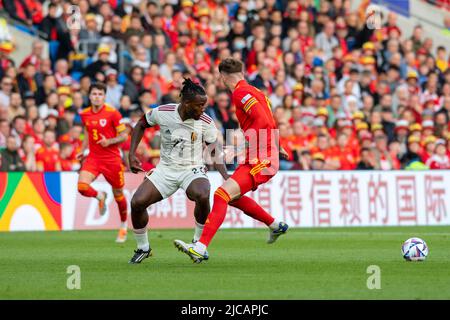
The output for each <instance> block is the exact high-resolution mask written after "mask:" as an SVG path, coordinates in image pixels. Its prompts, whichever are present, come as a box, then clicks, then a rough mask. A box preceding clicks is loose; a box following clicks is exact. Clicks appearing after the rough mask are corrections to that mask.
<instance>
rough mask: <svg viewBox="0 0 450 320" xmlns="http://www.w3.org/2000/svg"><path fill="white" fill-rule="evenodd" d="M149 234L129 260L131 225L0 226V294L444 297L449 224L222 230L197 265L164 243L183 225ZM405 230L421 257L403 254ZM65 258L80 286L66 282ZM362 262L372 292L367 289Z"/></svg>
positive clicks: (184, 235) (449, 288)
mask: <svg viewBox="0 0 450 320" xmlns="http://www.w3.org/2000/svg"><path fill="white" fill-rule="evenodd" d="M149 234H150V243H151V246H152V248H153V250H154V256H153V257H151V258H149V259H146V260H144V261H143V263H141V264H140V265H129V264H128V260H129V259H130V257H131V256H132V253H133V250H134V248H135V241H134V239H133V236H132V233H131V232H130V233H129V239H128V241H127V243H125V244H122V245H118V244H116V243H115V242H114V240H115V236H116V232H115V231H73V232H16V233H0V265H1V268H0V270H1V272H0V299H177V300H178V299H195V300H197V299H199V300H202V299H258V300H260V299H261V300H264V299H283V300H287V299H450V272H449V266H450V226H444V227H384V228H375V227H371V228H321V229H311V228H308V229H304V228H298V229H291V230H289V232H288V233H287V234H286V235H285V236H283V237H281V238H280V239H279V241H278V242H277V243H275V244H273V245H267V244H266V243H265V240H266V237H267V230H264V229H224V230H220V231H219V233H218V234H217V236H216V238H215V239H214V240H213V242H212V244H211V246H210V249H209V254H210V260H209V261H206V262H203V263H201V264H199V265H197V264H193V263H192V262H191V260H190V259H189V258H188V257H187V256H186V255H184V254H182V253H180V252H178V251H177V250H176V249H175V247H174V246H173V244H172V241H173V240H174V239H177V238H178V239H183V240H185V241H188V240H189V239H191V237H192V234H193V230H185V229H184V230H157V231H156V230H153V231H151V232H150V233H149ZM412 236H418V237H421V238H423V239H424V240H425V241H426V242H427V244H428V246H429V248H430V253H429V256H428V258H427V260H426V261H424V262H407V261H404V260H403V258H402V256H401V253H400V248H401V245H402V243H403V241H404V240H406V239H407V238H410V237H412ZM70 265H77V266H79V267H80V270H81V289H80V290H69V289H67V287H66V283H67V279H68V277H69V276H70V274H67V267H68V266H70ZM370 265H377V266H379V267H380V270H381V289H379V290H377V289H374V290H369V289H368V288H367V285H366V284H367V279H368V277H370V276H371V274H368V273H367V267H368V266H370Z"/></svg>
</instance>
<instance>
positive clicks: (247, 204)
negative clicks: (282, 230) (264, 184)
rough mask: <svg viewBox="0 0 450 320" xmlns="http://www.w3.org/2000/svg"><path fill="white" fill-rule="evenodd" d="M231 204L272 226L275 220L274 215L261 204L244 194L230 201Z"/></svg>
mask: <svg viewBox="0 0 450 320" xmlns="http://www.w3.org/2000/svg"><path fill="white" fill-rule="evenodd" d="M230 206H233V207H235V208H238V209H240V210H242V211H244V213H245V214H246V215H248V216H250V217H252V218H253V219H255V220H258V221H261V222H262V223H264V224H265V225H267V226H270V225H271V224H272V223H273V222H274V221H275V218H274V217H272V216H271V215H270V214H269V213H267V212H266V211H265V210H264V209H263V208H262V207H261V206H260V205H259V204H257V203H256V201H255V200H253V199H252V198H250V197H247V196H242V197H240V198H239V199H237V200H234V201H232V202H230Z"/></svg>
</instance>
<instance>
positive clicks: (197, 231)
mask: <svg viewBox="0 0 450 320" xmlns="http://www.w3.org/2000/svg"><path fill="white" fill-rule="evenodd" d="M204 226H205V225H204V224H200V223H198V222H197V221H195V230H194V238H193V239H192V240H193V242H197V241H198V240H200V237H201V236H202V232H203V227H204Z"/></svg>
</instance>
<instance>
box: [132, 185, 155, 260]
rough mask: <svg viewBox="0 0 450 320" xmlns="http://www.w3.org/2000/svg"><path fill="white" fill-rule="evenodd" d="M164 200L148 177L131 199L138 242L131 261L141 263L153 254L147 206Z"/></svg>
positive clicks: (133, 222)
mask: <svg viewBox="0 0 450 320" xmlns="http://www.w3.org/2000/svg"><path fill="white" fill-rule="evenodd" d="M161 200H162V196H161V193H160V192H159V191H158V189H156V187H155V186H154V184H153V183H152V182H151V181H150V180H149V179H147V178H145V179H144V181H143V182H142V183H141V185H140V186H139V188H138V189H137V190H136V192H135V193H134V195H133V198H132V199H131V222H132V224H133V229H134V230H133V231H134V237H135V239H136V242H137V250H135V251H134V253H135V254H134V256H133V257H132V258H131V260H130V263H140V262H141V261H142V260H143V259H145V258H148V257H149V256H150V255H151V248H150V244H149V242H148V235H147V224H148V213H147V207H149V206H150V205H152V204H153V203H156V202H158V201H161Z"/></svg>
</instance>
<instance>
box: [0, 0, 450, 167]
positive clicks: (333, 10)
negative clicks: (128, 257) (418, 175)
mask: <svg viewBox="0 0 450 320" xmlns="http://www.w3.org/2000/svg"><path fill="white" fill-rule="evenodd" d="M368 3H369V1H364V2H363V4H362V6H361V7H360V8H359V9H358V10H356V11H352V10H351V9H350V8H351V6H350V1H349V0H332V1H313V0H264V1H263V0H251V1H249V0H239V1H235V0H196V1H192V0H160V1H152V0H150V1H140V0H124V1H121V0H104V1H102V0H73V1H65V0H51V1H49V0H46V1H43V3H41V2H38V1H28V0H11V1H3V8H4V10H6V12H8V13H9V15H10V16H12V17H13V18H15V19H19V20H22V21H23V23H24V24H25V25H26V26H28V27H29V28H30V29H37V30H39V31H40V32H41V33H43V34H44V35H45V36H46V37H47V40H48V41H49V42H50V48H51V52H50V58H46V57H44V56H43V54H42V52H43V46H44V43H43V42H42V41H35V42H34V43H33V48H32V51H31V52H30V53H29V55H28V56H27V57H26V58H25V59H24V60H23V61H22V62H21V63H20V64H19V63H17V64H16V63H14V61H13V60H12V59H11V58H10V54H11V53H12V51H13V50H14V49H15V45H14V41H6V40H3V41H2V42H1V43H0V79H1V80H0V149H1V152H0V155H1V158H0V162H1V167H0V168H1V171H73V170H77V169H78V168H79V167H80V164H79V163H78V162H77V160H76V158H75V155H76V154H77V153H78V151H79V150H80V148H81V145H82V139H83V136H84V134H83V127H82V125H81V124H80V117H79V114H78V113H79V111H80V110H81V109H83V108H85V107H87V106H88V104H89V102H88V96H87V91H88V88H89V86H90V84H91V83H93V82H96V81H102V82H105V83H106V84H107V87H108V91H107V96H106V101H107V103H109V104H110V105H112V106H114V107H115V108H117V109H118V110H119V111H120V113H121V114H122V116H123V118H124V120H123V121H124V123H126V125H127V128H128V130H129V131H131V130H132V127H133V125H134V124H135V123H136V122H137V121H138V120H139V118H140V117H141V116H142V114H143V113H144V112H146V111H148V110H150V109H152V108H154V107H156V106H157V105H159V104H164V103H168V102H177V101H178V99H179V93H180V86H181V83H182V81H183V78H184V77H190V78H192V79H194V80H195V81H197V82H200V83H201V84H202V85H203V86H204V87H205V88H206V91H207V93H208V96H209V99H210V100H209V101H208V108H207V111H206V113H207V114H208V115H209V116H211V117H212V118H213V119H214V120H215V122H216V125H217V127H218V128H219V129H220V130H221V132H222V133H223V135H224V139H226V141H231V143H232V144H234V145H238V144H239V143H240V142H241V141H242V137H240V135H239V131H238V123H237V119H236V116H235V114H234V112H233V111H234V106H233V105H231V103H230V94H229V92H227V91H226V90H225V87H224V86H223V84H221V83H220V81H219V75H218V71H217V65H218V62H219V61H220V60H221V59H224V58H225V57H229V56H233V57H235V58H238V59H241V60H242V61H244V62H245V66H246V70H245V72H246V76H247V78H248V81H249V82H250V83H251V84H252V85H254V86H256V87H257V88H259V89H260V90H262V91H263V92H264V93H265V94H266V95H267V96H268V97H269V99H270V101H271V105H272V109H273V114H274V118H275V120H276V122H277V124H278V127H279V130H280V137H281V144H282V146H283V147H284V149H285V150H286V151H287V152H288V154H289V159H288V160H282V161H281V169H284V170H290V169H300V170H311V169H313V170H352V169H362V170H369V169H380V170H392V169H427V168H430V169H450V161H449V157H450V131H449V126H450V121H449V119H450V68H449V51H448V48H446V47H441V46H439V47H437V48H435V49H434V46H433V42H432V39H431V38H428V37H427V36H426V34H425V32H424V29H423V28H422V27H421V26H420V25H417V26H416V27H415V28H414V31H413V33H412V34H405V33H404V32H403V31H402V30H401V28H400V27H399V26H398V24H397V16H396V14H394V13H390V14H389V15H387V16H385V17H383V25H382V28H380V29H375V30H373V29H369V28H368V27H367V25H366V16H365V9H366V6H367V5H368ZM71 5H76V6H78V7H77V8H78V10H79V11H76V10H75V11H74V10H73V8H71ZM77 26H79V27H80V28H78V27H77ZM120 44H122V45H120ZM83 45H85V49H84V50H81V49H80V48H81V47H82V46H83ZM158 137H159V135H158V128H151V129H149V130H148V131H147V133H146V135H145V139H144V140H143V142H142V143H141V144H140V146H139V148H138V154H139V159H140V160H141V161H142V162H143V168H144V169H146V170H148V169H151V168H152V167H154V166H155V165H156V164H157V163H158V160H159V150H158V148H159V139H158ZM129 142H130V141H129V140H128V141H127V142H125V143H124V144H123V145H122V150H123V152H124V155H126V153H127V150H129ZM233 157H235V154H233V153H231V155H230V159H228V160H232V159H233ZM126 159H127V157H126V156H124V161H125V162H126ZM234 162H236V160H234ZM229 168H230V169H233V165H230V166H229Z"/></svg>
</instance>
